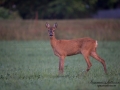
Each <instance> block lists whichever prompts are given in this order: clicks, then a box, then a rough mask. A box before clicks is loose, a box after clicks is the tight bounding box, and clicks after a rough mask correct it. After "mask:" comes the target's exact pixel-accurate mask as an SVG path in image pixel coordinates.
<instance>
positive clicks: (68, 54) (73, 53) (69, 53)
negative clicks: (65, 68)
mask: <svg viewBox="0 0 120 90" xmlns="http://www.w3.org/2000/svg"><path fill="white" fill-rule="evenodd" d="M76 54H80V50H71V51H70V50H69V51H67V56H72V55H76Z"/></svg>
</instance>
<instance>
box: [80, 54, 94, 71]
mask: <svg viewBox="0 0 120 90" xmlns="http://www.w3.org/2000/svg"><path fill="white" fill-rule="evenodd" d="M82 54H83V56H84V58H85V61H86V63H87V70H86V71H87V72H88V71H89V70H90V67H91V66H92V64H91V62H90V59H89V54H88V53H86V52H82Z"/></svg>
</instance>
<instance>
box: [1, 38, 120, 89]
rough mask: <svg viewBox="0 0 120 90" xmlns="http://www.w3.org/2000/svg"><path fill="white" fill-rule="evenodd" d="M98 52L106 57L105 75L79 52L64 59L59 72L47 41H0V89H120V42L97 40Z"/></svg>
mask: <svg viewBox="0 0 120 90" xmlns="http://www.w3.org/2000/svg"><path fill="white" fill-rule="evenodd" d="M98 44H99V45H98V49H97V52H98V54H99V55H100V56H101V57H102V58H104V59H105V61H106V65H107V70H108V74H107V75H106V74H105V73H104V70H103V66H102V64H101V63H99V62H98V61H96V60H95V59H93V58H90V59H91V62H92V67H91V69H90V71H89V72H88V73H84V72H83V71H84V70H86V68H87V65H86V62H85V60H84V58H83V56H82V55H75V56H70V57H67V58H66V59H65V70H64V74H63V75H61V76H59V75H58V62H59V61H58V58H57V57H56V56H55V55H54V54H53V51H52V48H51V46H50V43H49V41H47V40H46V41H42V40H34V41H14V40H12V41H4V40H3V41H0V90H119V89H120V53H119V50H120V41H98Z"/></svg>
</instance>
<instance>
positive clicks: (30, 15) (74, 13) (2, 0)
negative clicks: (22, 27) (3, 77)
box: [0, 0, 120, 19]
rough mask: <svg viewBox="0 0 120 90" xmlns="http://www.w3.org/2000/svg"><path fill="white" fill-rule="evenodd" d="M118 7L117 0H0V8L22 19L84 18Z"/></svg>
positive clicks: (118, 2)
mask: <svg viewBox="0 0 120 90" xmlns="http://www.w3.org/2000/svg"><path fill="white" fill-rule="evenodd" d="M119 5H120V1H119V0H0V7H4V8H7V9H9V10H11V11H18V12H19V15H20V16H21V17H22V18H23V19H34V18H38V19H75V18H86V17H90V16H91V14H93V13H95V12H96V11H98V10H100V9H114V8H116V7H117V6H119Z"/></svg>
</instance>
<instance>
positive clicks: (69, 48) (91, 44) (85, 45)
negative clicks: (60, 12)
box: [45, 23, 107, 74]
mask: <svg viewBox="0 0 120 90" xmlns="http://www.w3.org/2000/svg"><path fill="white" fill-rule="evenodd" d="M45 26H46V28H47V29H48V33H49V37H50V43H51V46H52V49H53V51H54V54H55V55H56V56H58V57H59V74H63V70H64V59H65V57H66V56H72V55H76V54H82V55H83V56H84V58H85V60H86V63H87V70H86V71H89V70H90V67H91V66H92V64H91V62H90V59H89V56H92V57H93V58H95V59H96V60H98V61H99V62H101V63H102V65H103V67H104V71H105V73H107V70H106V64H105V61H104V60H103V59H102V58H101V57H100V56H99V55H98V54H97V53H96V48H97V45H98V44H97V41H96V40H93V39H92V38H89V37H85V38H79V39H72V40H57V39H56V38H55V33H54V31H55V29H56V28H57V23H55V24H54V25H53V26H50V24H48V23H46V24H45Z"/></svg>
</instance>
